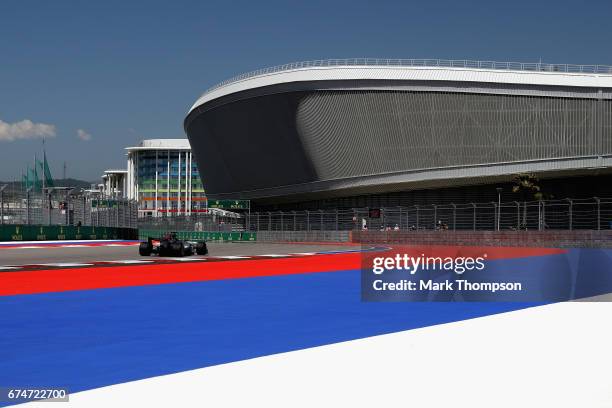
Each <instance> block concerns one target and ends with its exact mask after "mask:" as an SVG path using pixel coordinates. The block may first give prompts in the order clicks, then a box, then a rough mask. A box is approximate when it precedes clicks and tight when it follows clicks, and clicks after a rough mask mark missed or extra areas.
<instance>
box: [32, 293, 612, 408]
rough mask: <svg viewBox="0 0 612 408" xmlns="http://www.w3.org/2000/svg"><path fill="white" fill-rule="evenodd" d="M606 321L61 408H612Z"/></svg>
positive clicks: (572, 316)
mask: <svg viewBox="0 0 612 408" xmlns="http://www.w3.org/2000/svg"><path fill="white" fill-rule="evenodd" d="M611 315H612V303H603V302H602V303H560V304H554V305H548V306H543V307H539V308H532V309H526V310H521V311H517V312H511V313H505V314H500V315H494V316H488V317H483V318H479V319H473V320H467V321H462V322H456V323H450V324H445V325H439V326H433V327H427V328H423V329H417V330H411V331H405V332H400V333H394V334H389V335H384V336H377V337H371V338H367V339H361V340H355V341H350V342H345V343H338V344H334V345H329V346H322V347H317V348H312V349H307V350H301V351H296V352H291V353H284V354H277V355H273V356H267V357H262V358H257V359H252V360H246V361H240V362H236V363H231V364H224V365H220V366H215V367H209V368H204V369H199V370H193V371H187V372H183V373H179V374H173V375H167V376H162V377H155V378H151V379H146V380H141V381H135V382H130V383H125V384H119V385H114V386H110V387H104V388H99V389H95V390H90V391H85V392H81V393H77V394H73V395H71V396H70V403H69V404H62V406H64V405H66V406H78V407H110V406H149V407H153V406H155V407H157V406H167V407H178V406H180V407H189V406H194V407H308V408H312V407H362V406H368V407H419V408H422V407H435V408H439V407H469V408H476V407H486V408H490V407H512V408H516V407H610V406H612V379H611V377H610V374H609V371H610V366H611V365H612V352H611V351H610V350H611V348H612V326H611V325H610V324H609V322H610V316H611ZM43 404H44V403H43ZM42 406H43V407H47V405H42Z"/></svg>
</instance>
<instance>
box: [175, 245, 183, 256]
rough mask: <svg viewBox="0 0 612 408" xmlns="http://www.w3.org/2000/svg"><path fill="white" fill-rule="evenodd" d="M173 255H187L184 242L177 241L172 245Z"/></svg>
mask: <svg viewBox="0 0 612 408" xmlns="http://www.w3.org/2000/svg"><path fill="white" fill-rule="evenodd" d="M172 256H185V247H184V246H183V244H178V243H175V244H173V245H172Z"/></svg>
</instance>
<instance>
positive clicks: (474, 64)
mask: <svg viewBox="0 0 612 408" xmlns="http://www.w3.org/2000/svg"><path fill="white" fill-rule="evenodd" d="M339 66H384V67H432V68H472V69H494V70H502V71H536V72H565V73H586V74H612V66H609V65H574V64H547V63H542V62H499V61H474V60H447V59H392V58H349V59H328V60H314V61H301V62H292V63H289V64H283V65H276V66H273V67H268V68H261V69H257V70H255V71H250V72H246V73H244V74H240V75H236V76H234V77H232V78H229V79H226V80H224V81H222V82H220V83H218V84H216V85H214V86H212V87H211V88H209V89H207V90H206V92H205V94H206V93H208V92H211V91H213V90H215V89H218V88H221V87H223V86H226V85H229V84H232V83H234V82H239V81H242V80H244V79H248V78H252V77H256V76H260V75H267V74H272V73H275V72H282V71H291V70H295V69H303V68H318V67H339Z"/></svg>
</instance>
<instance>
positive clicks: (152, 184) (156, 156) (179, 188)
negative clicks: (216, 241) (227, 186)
mask: <svg viewBox="0 0 612 408" xmlns="http://www.w3.org/2000/svg"><path fill="white" fill-rule="evenodd" d="M126 150H127V155H128V169H127V195H128V197H129V198H131V199H134V200H138V214H139V216H145V217H146V216H152V217H157V216H163V215H189V214H191V213H199V212H206V210H207V199H206V193H205V191H204V187H203V186H202V181H201V179H200V173H199V170H198V166H197V163H196V161H195V160H194V157H193V154H192V152H191V146H190V145H189V141H188V140H187V139H150V140H143V141H142V142H140V144H139V145H138V146H134V147H127V148H126Z"/></svg>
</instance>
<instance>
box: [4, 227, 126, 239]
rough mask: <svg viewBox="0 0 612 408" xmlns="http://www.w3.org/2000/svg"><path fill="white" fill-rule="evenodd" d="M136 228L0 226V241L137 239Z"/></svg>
mask: <svg viewBox="0 0 612 408" xmlns="http://www.w3.org/2000/svg"><path fill="white" fill-rule="evenodd" d="M137 238H138V230H137V229H136V228H117V227H97V226H81V227H79V226H71V225H68V226H66V225H20V224H17V225H15V224H5V225H0V241H56V240H57V241H64V240H90V239H137Z"/></svg>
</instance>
